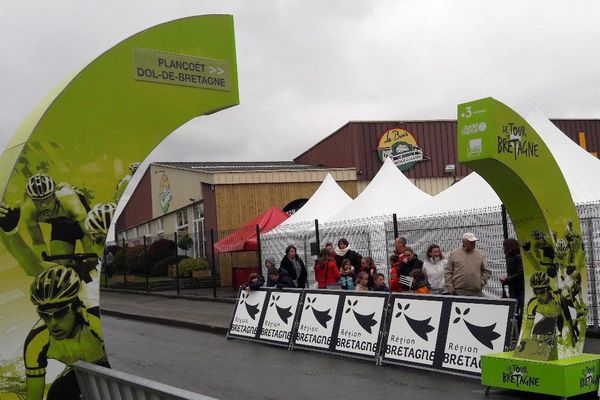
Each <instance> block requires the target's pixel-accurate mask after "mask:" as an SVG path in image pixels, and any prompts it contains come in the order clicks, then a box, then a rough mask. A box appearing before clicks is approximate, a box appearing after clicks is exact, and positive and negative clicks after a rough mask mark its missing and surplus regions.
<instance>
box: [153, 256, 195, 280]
mask: <svg viewBox="0 0 600 400" xmlns="http://www.w3.org/2000/svg"><path fill="white" fill-rule="evenodd" d="M187 258H188V257H186V256H169V257H165V258H163V259H162V260H160V261H159V262H157V263H156V264H154V267H153V268H152V276H167V275H168V274H169V265H172V264H176V263H177V262H178V261H181V260H185V259H187Z"/></svg>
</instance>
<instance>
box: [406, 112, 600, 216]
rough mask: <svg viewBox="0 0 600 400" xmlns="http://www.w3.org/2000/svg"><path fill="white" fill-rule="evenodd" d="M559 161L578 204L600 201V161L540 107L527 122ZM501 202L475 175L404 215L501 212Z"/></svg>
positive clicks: (530, 115)
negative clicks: (498, 209) (559, 126)
mask: <svg viewBox="0 0 600 400" xmlns="http://www.w3.org/2000/svg"><path fill="white" fill-rule="evenodd" d="M526 120H527V122H529V124H530V125H531V127H532V128H533V129H535V131H536V132H537V133H538V134H539V135H540V137H541V138H542V140H543V141H544V143H546V146H548V148H549V149H550V152H551V153H552V155H553V156H554V158H555V159H556V162H557V163H558V165H559V166H560V169H561V171H562V173H563V175H564V177H565V180H566V181H567V185H568V186H569V189H570V191H571V196H572V197H573V201H574V203H575V204H582V203H588V202H591V201H597V200H600V185H598V184H597V182H600V160H598V159H597V158H596V157H594V156H592V155H591V154H590V153H588V152H587V151H586V150H584V149H582V148H581V147H580V146H578V145H577V144H576V143H575V142H573V141H572V140H571V139H569V138H568V137H567V136H566V135H565V134H564V133H563V132H562V131H561V130H560V129H558V128H557V127H556V126H555V125H554V124H553V123H552V122H551V121H550V120H549V119H548V118H547V117H546V116H545V115H544V114H543V113H542V111H541V110H540V109H539V108H538V107H533V109H532V110H531V111H530V113H529V114H528V116H527V118H526ZM500 204H501V202H500V199H499V198H498V195H496V193H495V192H494V190H493V189H492V188H491V186H490V185H489V184H488V183H487V182H486V181H485V180H484V179H483V178H482V177H481V176H479V175H478V174H477V173H475V172H472V173H470V174H469V175H468V176H467V177H465V178H463V179H462V180H460V181H459V182H457V183H456V184H454V185H452V186H450V187H449V188H448V189H446V190H444V191H443V192H441V193H439V194H438V195H437V196H435V197H434V198H432V199H431V200H429V201H427V202H425V203H424V204H422V205H421V206H420V207H416V208H414V209H412V210H409V211H407V212H405V213H403V215H402V216H403V217H423V216H428V215H439V214H444V213H457V212H461V211H464V212H467V211H471V210H481V209H497V208H499V207H500Z"/></svg>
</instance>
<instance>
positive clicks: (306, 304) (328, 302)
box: [292, 290, 388, 360]
mask: <svg viewBox="0 0 600 400" xmlns="http://www.w3.org/2000/svg"><path fill="white" fill-rule="evenodd" d="M387 297H388V294H387V293H382V292H372V293H368V292H354V291H344V290H305V291H304V292H303V301H302V308H301V311H300V312H299V314H298V317H297V318H298V324H297V329H296V332H295V334H294V336H293V342H292V348H302V349H308V350H317V351H323V352H327V353H335V354H342V355H346V356H350V357H359V358H367V359H372V360H376V359H377V356H378V354H379V347H380V342H381V332H382V330H381V327H382V325H383V320H384V315H385V309H386V304H387Z"/></svg>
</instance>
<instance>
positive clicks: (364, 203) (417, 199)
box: [327, 157, 431, 223]
mask: <svg viewBox="0 0 600 400" xmlns="http://www.w3.org/2000/svg"><path fill="white" fill-rule="evenodd" d="M430 198H431V196H430V195H429V194H427V193H425V192H423V191H422V190H421V189H419V188H418V187H416V186H415V185H414V184H413V183H412V182H411V181H410V180H409V179H408V178H407V177H406V176H405V175H404V174H403V173H402V172H401V171H400V170H399V169H398V167H396V165H395V164H394V162H393V161H392V159H391V158H390V157H388V158H386V160H385V162H384V163H383V166H382V167H381V168H380V169H379V172H377V175H375V177H374V178H373V179H372V180H371V182H370V183H369V185H368V186H367V187H366V188H365V190H363V191H362V192H361V193H360V194H359V195H358V197H357V198H356V199H354V201H353V202H352V203H350V204H349V205H348V206H346V207H345V208H343V209H341V210H340V211H339V212H338V213H336V214H335V215H333V216H332V217H331V218H329V219H328V220H327V223H330V222H337V221H346V220H353V219H361V218H370V217H376V216H384V215H386V216H389V215H392V214H401V213H404V212H406V211H408V210H410V209H412V208H415V207H417V206H419V205H420V204H422V203H423V202H425V201H427V200H429V199H430Z"/></svg>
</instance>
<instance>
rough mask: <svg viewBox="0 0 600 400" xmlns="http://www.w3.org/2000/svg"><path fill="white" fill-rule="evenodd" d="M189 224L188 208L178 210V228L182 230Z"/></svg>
mask: <svg viewBox="0 0 600 400" xmlns="http://www.w3.org/2000/svg"><path fill="white" fill-rule="evenodd" d="M187 226H188V213H187V208H186V209H184V210H180V211H177V226H176V227H175V228H176V230H181V229H183V228H186V227H187Z"/></svg>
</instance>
